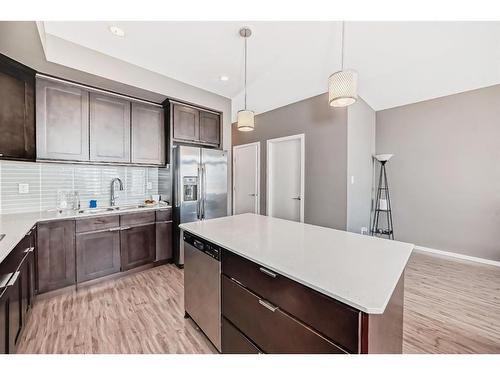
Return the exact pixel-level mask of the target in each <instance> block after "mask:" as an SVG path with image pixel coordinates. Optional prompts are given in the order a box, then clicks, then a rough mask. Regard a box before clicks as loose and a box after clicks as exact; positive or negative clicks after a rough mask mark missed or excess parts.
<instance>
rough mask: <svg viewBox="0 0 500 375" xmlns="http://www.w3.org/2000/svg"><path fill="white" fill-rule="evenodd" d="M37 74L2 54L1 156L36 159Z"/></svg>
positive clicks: (0, 73)
mask: <svg viewBox="0 0 500 375" xmlns="http://www.w3.org/2000/svg"><path fill="white" fill-rule="evenodd" d="M35 74H36V72H35V71H34V70H33V69H30V68H28V67H27V66H25V65H22V64H20V63H18V62H17V61H14V60H12V59H10V58H8V57H7V56H4V55H1V54H0V98H1V100H0V134H1V136H0V158H5V159H14V160H35V158H36V140H35Z"/></svg>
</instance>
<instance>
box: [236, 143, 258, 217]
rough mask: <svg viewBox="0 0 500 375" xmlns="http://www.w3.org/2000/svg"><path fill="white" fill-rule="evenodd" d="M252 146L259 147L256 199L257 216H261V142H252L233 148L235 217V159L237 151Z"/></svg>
mask: <svg viewBox="0 0 500 375" xmlns="http://www.w3.org/2000/svg"><path fill="white" fill-rule="evenodd" d="M250 146H257V165H256V168H257V170H256V176H257V178H256V184H257V186H256V191H257V199H256V205H257V207H256V210H255V212H256V214H257V215H260V142H251V143H245V144H242V145H237V146H233V152H232V154H233V158H232V159H233V178H232V185H233V194H232V195H233V207H232V214H233V215H234V214H235V213H234V210H235V206H236V194H235V190H236V186H235V178H234V176H235V166H236V163H235V159H236V153H235V150H237V149H241V148H246V147H250Z"/></svg>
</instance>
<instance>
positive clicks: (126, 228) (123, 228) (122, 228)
mask: <svg viewBox="0 0 500 375" xmlns="http://www.w3.org/2000/svg"><path fill="white" fill-rule="evenodd" d="M129 229H130V227H121V228H120V230H129Z"/></svg>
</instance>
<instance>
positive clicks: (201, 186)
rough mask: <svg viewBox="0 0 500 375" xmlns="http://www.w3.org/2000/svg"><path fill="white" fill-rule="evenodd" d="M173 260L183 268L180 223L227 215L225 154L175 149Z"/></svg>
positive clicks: (189, 147) (177, 147) (210, 150)
mask: <svg viewBox="0 0 500 375" xmlns="http://www.w3.org/2000/svg"><path fill="white" fill-rule="evenodd" d="M173 154H174V155H173V156H174V158H173V159H174V160H173V174H172V180H173V202H174V205H173V206H174V212H173V214H174V218H173V219H174V241H173V244H174V260H175V264H176V265H177V266H179V267H183V266H184V241H183V240H182V238H181V235H182V233H181V232H182V231H181V230H180V228H179V224H182V223H189V222H193V221H197V220H204V219H213V218H216V217H222V216H227V152H226V151H221V150H214V149H209V148H200V147H191V146H174V153H173Z"/></svg>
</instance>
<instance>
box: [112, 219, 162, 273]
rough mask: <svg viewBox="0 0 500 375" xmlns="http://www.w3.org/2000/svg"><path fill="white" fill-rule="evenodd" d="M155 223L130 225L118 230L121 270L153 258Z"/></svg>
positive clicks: (150, 260) (145, 262)
mask: <svg viewBox="0 0 500 375" xmlns="http://www.w3.org/2000/svg"><path fill="white" fill-rule="evenodd" d="M155 242H156V237H155V224H146V225H140V226H136V227H130V228H128V229H124V230H122V231H121V232H120V243H121V258H122V270H123V271H126V270H129V269H132V268H135V267H138V266H142V265H144V264H147V263H151V262H153V261H154V260H155V248H156V245H155Z"/></svg>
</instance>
